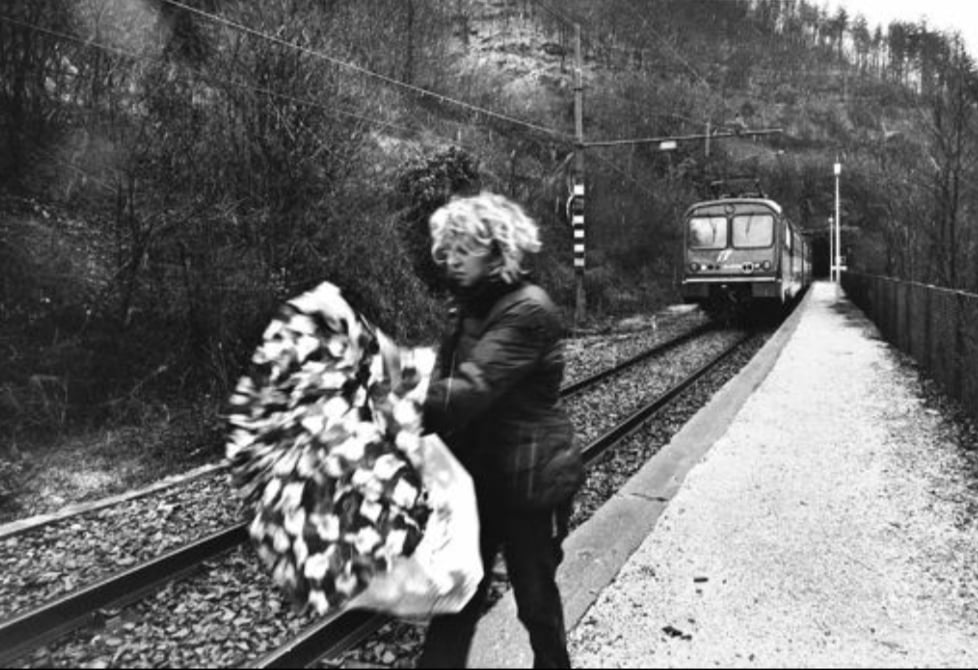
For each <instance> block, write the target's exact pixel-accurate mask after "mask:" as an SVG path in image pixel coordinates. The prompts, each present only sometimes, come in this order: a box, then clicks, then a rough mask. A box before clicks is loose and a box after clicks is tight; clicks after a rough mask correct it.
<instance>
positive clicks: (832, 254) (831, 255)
mask: <svg viewBox="0 0 978 670" xmlns="http://www.w3.org/2000/svg"><path fill="white" fill-rule="evenodd" d="M833 221H835V217H834V216H831V215H829V281H835V228H833V227H832V222H833Z"/></svg>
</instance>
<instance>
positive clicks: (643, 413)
mask: <svg viewBox="0 0 978 670" xmlns="http://www.w3.org/2000/svg"><path fill="white" fill-rule="evenodd" d="M710 332H712V329H711V327H710V326H708V325H707V326H703V327H700V328H696V329H694V330H691V331H689V332H687V333H685V334H683V335H681V336H679V337H676V338H673V339H671V340H669V341H667V342H664V343H662V344H660V345H657V346H655V347H651V348H649V349H648V350H646V351H643V352H641V353H639V354H637V355H635V356H632V357H630V358H628V359H626V360H624V361H622V362H620V363H618V364H616V365H614V366H610V367H608V368H607V369H604V370H601V371H599V372H597V373H594V374H592V375H589V376H588V377H586V378H584V379H581V380H578V381H576V382H574V383H573V384H569V385H567V386H565V387H564V388H563V389H562V396H563V397H564V398H565V399H572V398H574V397H576V396H582V395H584V394H586V393H587V392H588V390H589V389H593V388H595V387H596V386H600V385H601V384H608V383H611V382H609V380H610V379H612V378H613V377H614V376H615V375H621V374H624V373H626V372H627V371H629V370H632V369H634V368H636V367H637V366H640V365H641V364H642V363H644V362H646V361H648V360H650V359H653V358H656V357H661V356H664V355H666V354H667V353H668V352H670V351H672V350H674V349H676V348H678V347H682V346H684V345H686V346H689V345H690V343H695V342H696V341H697V338H703V337H706V336H707V335H708V333H710ZM746 337H747V336H746V335H745V336H741V337H737V338H735V340H734V341H733V343H732V344H729V345H727V346H725V347H724V348H723V349H722V351H720V353H718V354H717V355H715V356H713V357H711V358H710V360H708V361H706V362H704V363H703V364H701V365H700V366H699V367H697V368H696V369H695V370H694V371H693V372H692V373H691V374H689V375H686V376H685V377H684V378H683V379H681V380H680V381H679V382H677V383H675V384H673V385H671V386H670V387H669V388H668V389H667V390H666V391H665V392H663V393H659V394H657V395H656V397H655V398H652V399H650V400H648V401H646V402H643V403H641V405H640V406H639V407H636V408H633V409H632V410H631V411H630V412H629V413H628V415H627V416H625V417H624V419H622V420H619V421H617V422H616V423H615V425H613V426H611V427H609V428H607V429H606V430H604V431H603V432H602V433H601V434H600V435H599V436H597V437H596V438H595V439H591V440H589V441H588V442H587V446H586V447H585V450H584V451H585V459H586V461H587V462H588V463H593V462H594V461H595V460H597V459H598V457H599V456H601V455H602V454H604V453H605V452H606V451H607V450H608V449H609V448H610V447H611V446H613V445H614V444H615V443H617V442H618V441H620V440H622V439H623V438H624V437H625V436H626V435H628V434H630V433H631V432H633V431H634V430H635V429H636V428H637V427H638V426H640V425H642V423H643V421H645V420H646V419H647V418H648V417H649V416H650V415H652V414H654V413H655V412H657V411H658V410H660V409H661V408H662V407H663V406H665V405H667V404H668V403H669V402H670V401H671V400H672V399H674V398H675V397H677V396H678V395H679V394H681V393H682V391H683V390H684V389H686V388H688V387H689V385H691V384H693V383H694V382H695V381H696V380H697V379H699V378H700V377H702V376H703V375H704V374H706V373H707V372H708V371H709V370H710V369H712V368H713V367H714V366H716V365H717V364H718V363H719V362H720V361H722V360H724V359H725V358H726V357H727V356H729V355H730V354H731V352H733V351H736V350H737V348H738V347H739V346H741V344H742V343H743V341H744V340H745V339H746ZM246 543H247V530H246V524H244V523H241V524H237V525H233V526H231V527H228V528H225V529H223V530H220V531H217V532H215V533H212V534H210V535H208V536H207V537H204V538H202V539H200V540H198V541H195V542H192V543H190V544H188V545H186V546H184V547H181V548H179V549H175V550H173V551H171V552H168V553H166V554H165V555H162V556H160V557H158V558H156V559H154V560H152V561H148V562H145V563H142V564H140V565H138V566H136V567H133V568H132V569H129V570H126V571H124V572H122V573H119V574H116V575H112V576H109V577H106V578H105V579H102V580H100V581H98V582H96V583H93V584H91V585H89V586H86V587H84V588H81V589H78V590H76V591H73V592H72V593H69V594H67V595H64V596H63V597H60V598H58V599H55V600H53V601H51V602H48V603H45V604H44V605H41V606H39V607H35V608H34V609H31V610H30V611H27V612H24V613H20V614H17V615H15V616H13V617H10V618H8V619H7V620H5V621H3V622H0V662H2V663H3V664H4V665H9V664H11V662H12V661H15V660H17V659H22V658H23V657H24V656H25V655H26V654H28V653H29V652H30V651H31V650H33V649H36V648H38V647H39V646H41V645H45V644H51V643H53V642H54V641H56V640H58V639H61V638H64V636H66V635H68V634H70V633H71V632H72V631H77V630H78V629H80V628H83V627H85V626H86V625H88V624H90V623H92V622H93V621H97V620H98V619H99V618H100V617H104V614H103V613H104V612H106V611H109V612H111V611H118V610H119V609H121V608H122V607H124V606H126V605H128V604H131V603H135V602H138V601H139V600H140V599H142V598H144V597H146V596H147V594H151V593H153V592H154V591H157V590H158V589H159V588H160V587H161V586H162V585H164V584H168V583H171V582H173V580H175V579H179V578H181V577H185V576H187V575H189V574H192V573H194V572H195V571H197V570H201V569H202V568H201V566H202V565H203V564H205V563H206V562H208V561H211V562H214V561H219V560H220V559H221V557H222V556H224V555H227V554H228V552H229V551H230V550H236V549H240V548H241V547H242V546H243V545H245V546H246ZM390 621H391V619H390V618H389V617H387V616H384V615H378V614H374V613H369V612H362V611H354V612H344V613H340V614H337V615H333V616H329V617H326V618H322V619H321V620H319V621H316V622H315V623H313V624H312V625H311V626H306V627H305V628H304V629H303V630H301V631H300V632H299V633H298V634H297V635H293V636H291V637H290V639H289V641H288V642H287V643H285V644H283V645H281V646H279V647H277V648H275V649H274V650H272V651H271V652H268V653H265V654H264V655H262V656H260V657H258V658H257V659H255V658H254V657H253V656H249V655H245V657H242V658H240V659H239V661H238V662H236V663H234V665H235V666H241V667H258V668H265V667H268V668H272V667H298V666H305V665H310V664H312V663H314V662H315V661H316V660H318V659H324V658H325V659H336V658H338V657H339V656H340V655H342V654H343V653H345V652H347V651H348V650H350V649H352V648H354V647H356V646H357V645H358V644H360V643H361V642H362V641H363V640H364V639H366V638H368V637H369V636H370V635H373V634H374V633H376V632H377V631H378V630H380V629H381V628H382V627H383V626H385V625H386V624H388V623H389V622H390Z"/></svg>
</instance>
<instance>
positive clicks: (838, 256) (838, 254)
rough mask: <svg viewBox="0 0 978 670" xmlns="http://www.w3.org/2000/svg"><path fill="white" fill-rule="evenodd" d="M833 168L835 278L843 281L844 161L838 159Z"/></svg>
mask: <svg viewBox="0 0 978 670" xmlns="http://www.w3.org/2000/svg"><path fill="white" fill-rule="evenodd" d="M833 170H834V172H835V280H836V281H842V250H841V249H840V246H839V245H840V243H841V237H842V233H841V228H842V221H841V220H840V219H839V175H840V174H842V163H839V162H838V159H836V163H835V166H834V168H833Z"/></svg>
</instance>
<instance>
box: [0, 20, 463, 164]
mask: <svg viewBox="0 0 978 670" xmlns="http://www.w3.org/2000/svg"><path fill="white" fill-rule="evenodd" d="M0 21H5V22H7V23H11V24H14V25H19V26H21V27H23V28H27V29H29V30H33V31H36V32H38V33H41V34H45V35H48V36H50V37H54V38H56V39H60V40H64V41H69V42H73V43H75V44H78V45H80V46H83V47H86V48H91V49H99V50H103V51H106V52H109V53H113V54H115V55H117V56H122V57H124V58H130V59H133V60H138V61H143V62H150V63H165V62H166V61H165V60H164V59H162V58H158V57H153V56H148V55H146V54H139V53H134V52H132V51H128V50H126V49H121V48H119V47H116V46H113V45H110V44H104V43H101V42H96V41H95V40H92V39H84V38H81V37H78V36H76V35H71V34H68V33H63V32H60V31H57V30H52V29H50V28H45V27H42V26H37V25H34V24H31V23H27V22H25V21H21V20H20V19H16V18H13V17H9V16H6V15H3V14H0ZM189 69H190V70H191V71H193V72H194V74H196V75H197V76H199V77H201V79H202V80H203V81H205V82H207V83H208V84H211V85H215V84H223V85H227V86H231V87H234V88H238V89H242V90H246V91H250V92H252V93H259V94H261V95H266V96H269V97H271V98H276V99H279V100H283V101H286V102H292V103H295V104H298V105H304V106H308V107H313V108H316V109H319V110H320V111H322V112H324V113H325V114H327V115H328V116H334V117H347V118H353V119H356V120H359V121H362V122H364V123H367V124H371V125H374V126H378V127H380V128H387V129H392V130H399V131H402V132H404V133H406V134H411V135H413V134H417V133H422V132H427V133H430V134H431V135H433V136H434V137H438V138H440V139H442V140H445V141H446V142H450V143H452V144H455V145H456V146H458V147H460V148H463V149H465V150H467V151H471V152H472V153H475V154H476V155H481V151H479V149H478V148H477V147H474V146H471V145H468V144H466V143H464V142H462V141H460V140H459V139H457V138H453V137H448V136H446V135H442V134H440V133H437V132H434V131H432V130H431V129H430V128H422V127H411V126H405V125H401V124H398V123H395V122H393V121H389V120H386V119H378V118H374V117H370V116H366V115H364V114H362V113H357V112H350V111H348V110H344V109H341V108H338V107H333V106H328V105H324V104H322V103H320V102H316V101H314V100H310V99H308V98H300V97H297V96H294V95H289V94H286V93H281V92H279V91H275V90H272V89H269V88H265V87H262V86H255V85H253V84H246V83H243V82H236V81H231V80H228V79H224V78H220V77H215V76H213V75H208V74H206V73H205V72H203V71H202V70H200V69H199V68H189Z"/></svg>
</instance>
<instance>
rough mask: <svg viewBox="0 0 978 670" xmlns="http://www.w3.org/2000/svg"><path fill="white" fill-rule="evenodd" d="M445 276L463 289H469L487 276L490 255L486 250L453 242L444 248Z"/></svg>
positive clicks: (460, 242)
mask: <svg viewBox="0 0 978 670" xmlns="http://www.w3.org/2000/svg"><path fill="white" fill-rule="evenodd" d="M444 254H445V274H446V275H447V276H448V278H449V279H450V280H451V281H453V282H455V283H456V284H458V285H459V286H461V287H463V288H471V287H472V286H475V285H477V284H478V283H479V282H481V281H482V280H484V279H485V278H486V277H488V276H489V273H490V271H491V270H492V254H490V253H489V251H488V250H487V249H482V248H480V247H477V246H474V245H472V244H465V243H464V241H461V240H453V241H452V242H451V243H449V244H448V245H447V246H446V247H445V248H444Z"/></svg>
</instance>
